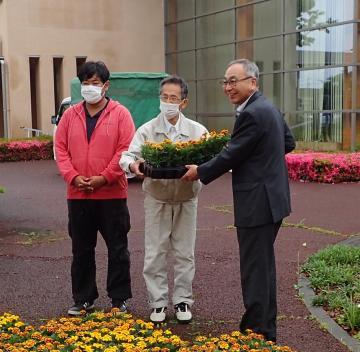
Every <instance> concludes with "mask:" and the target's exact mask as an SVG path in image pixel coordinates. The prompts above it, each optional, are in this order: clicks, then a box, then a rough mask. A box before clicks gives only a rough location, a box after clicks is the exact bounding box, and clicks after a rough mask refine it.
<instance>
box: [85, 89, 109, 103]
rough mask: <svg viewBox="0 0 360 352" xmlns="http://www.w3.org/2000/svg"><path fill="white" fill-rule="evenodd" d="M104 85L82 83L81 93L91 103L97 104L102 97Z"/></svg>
mask: <svg viewBox="0 0 360 352" xmlns="http://www.w3.org/2000/svg"><path fill="white" fill-rule="evenodd" d="M103 87H104V86H102V87H98V86H94V85H91V84H89V85H81V95H82V97H83V98H84V100H85V101H86V102H87V103H89V104H96V103H98V102H99V101H100V100H101V99H102V97H103V94H102V89H103Z"/></svg>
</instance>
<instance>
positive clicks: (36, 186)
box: [0, 161, 360, 352]
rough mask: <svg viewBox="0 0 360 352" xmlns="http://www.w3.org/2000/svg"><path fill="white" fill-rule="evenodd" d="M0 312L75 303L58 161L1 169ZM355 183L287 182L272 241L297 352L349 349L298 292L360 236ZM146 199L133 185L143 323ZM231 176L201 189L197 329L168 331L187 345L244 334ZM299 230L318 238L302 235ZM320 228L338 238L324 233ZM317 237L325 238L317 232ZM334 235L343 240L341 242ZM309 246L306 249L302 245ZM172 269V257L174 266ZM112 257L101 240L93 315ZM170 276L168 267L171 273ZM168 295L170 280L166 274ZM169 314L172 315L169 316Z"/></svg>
mask: <svg viewBox="0 0 360 352" xmlns="http://www.w3.org/2000/svg"><path fill="white" fill-rule="evenodd" d="M0 175H1V176H0V185H1V186H4V187H5V188H6V193H5V194H3V195H0V282H1V286H0V313H3V312H6V311H11V312H13V313H15V314H17V315H20V316H21V317H22V319H23V320H25V321H27V322H32V323H33V322H35V323H40V321H41V319H47V318H51V317H58V316H61V315H64V314H65V313H66V310H67V308H68V306H69V304H71V303H72V300H71V287H70V277H69V271H70V261H71V243H70V241H69V239H68V236H67V232H66V231H67V214H66V202H65V185H64V182H63V181H62V179H61V177H60V176H59V174H58V172H57V169H56V166H55V164H54V162H53V161H37V162H18V163H0ZM359 187H360V185H359V184H339V185H323V184H304V183H291V193H292V201H293V213H292V215H291V216H290V217H289V218H287V219H286V222H288V223H289V224H290V225H291V227H283V228H282V229H281V231H280V233H279V237H278V239H277V242H276V256H277V270H278V304H279V323H278V343H279V344H281V345H289V346H291V347H292V348H294V349H295V350H297V351H299V352H310V351H327V352H342V351H344V352H345V351H347V348H346V347H344V346H343V345H342V344H341V343H339V342H338V341H337V340H336V339H335V338H333V337H332V336H331V335H330V334H329V333H328V332H326V331H323V330H322V329H321V327H320V326H319V324H318V323H317V322H316V321H314V320H313V319H312V318H311V317H310V315H309V312H308V310H307V309H306V307H305V305H304V304H303V303H302V301H301V299H299V297H298V296H297V290H296V288H295V287H294V286H295V285H296V284H297V272H298V268H299V265H300V264H301V263H302V262H303V261H304V260H305V259H306V258H307V257H308V256H309V255H311V254H312V253H314V252H316V251H317V250H319V249H321V248H324V247H325V246H327V245H329V244H333V243H337V242H339V241H341V240H343V239H345V238H346V237H347V236H348V235H349V234H354V233H357V232H358V231H359V228H360V226H359V216H358V210H357V209H356V207H355V206H354V205H355V204H360V191H359V189H360V188H359ZM142 202H143V193H142V190H141V184H140V183H138V182H131V183H130V185H129V208H130V211H131V219H132V229H131V232H130V234H129V247H130V250H131V256H132V282H133V297H134V298H133V299H132V300H131V301H130V302H129V303H130V304H129V306H130V309H131V311H132V313H133V314H134V316H136V317H139V318H145V319H146V318H147V317H148V314H149V309H148V307H147V304H146V299H147V297H146V290H145V285H144V282H143V279H142V265H143V255H144V245H143V227H144V217H143V208H142ZM231 204H232V195H231V175H230V174H228V175H224V176H223V177H221V178H220V179H218V180H216V181H214V182H213V183H212V184H210V185H208V186H205V187H204V189H203V191H202V193H201V196H200V201H199V212H198V236H197V249H196V271H197V273H196V277H195V280H194V295H195V300H196V303H195V305H194V307H193V313H194V318H195V319H194V321H193V323H192V324H190V325H185V326H182V325H178V324H176V323H175V321H174V319H173V317H172V316H171V317H170V319H169V321H168V323H167V326H168V327H170V328H171V329H172V330H173V331H174V332H176V333H178V334H180V335H181V336H182V337H183V338H185V339H191V338H192V337H193V336H194V335H197V334H205V333H211V334H213V335H218V334H219V333H222V332H229V331H231V330H236V329H238V322H239V319H240V317H241V314H242V313H243V306H242V299H241V288H240V279H239V257H238V244H237V241H236V234H235V230H234V228H233V227H232V223H233V216H232V213H231ZM298 223H301V224H305V225H307V226H313V227H317V228H318V232H314V231H310V230H305V229H302V228H299V226H296V224H298ZM322 229H327V230H332V231H333V232H334V233H333V234H323V233H321V231H322ZM319 231H320V232H319ZM336 232H337V233H338V234H336ZM304 243H306V246H305V245H304ZM169 261H170V263H171V262H172V258H171V257H170V258H169ZM106 265H107V264H106V248H105V245H104V243H103V240H102V239H101V238H100V237H99V244H98V250H97V270H98V272H97V280H98V287H99V293H100V298H99V299H98V301H97V302H96V305H97V307H99V308H106V307H108V306H109V299H108V298H107V297H106V291H105V285H106V282H105V281H106ZM169 267H171V265H169ZM169 282H170V287H171V286H172V285H171V282H172V274H171V272H170V273H169ZM169 311H170V312H171V309H169Z"/></svg>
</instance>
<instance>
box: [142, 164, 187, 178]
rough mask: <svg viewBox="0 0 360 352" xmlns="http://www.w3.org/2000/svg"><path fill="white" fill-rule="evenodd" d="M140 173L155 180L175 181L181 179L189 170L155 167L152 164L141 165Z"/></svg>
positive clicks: (178, 167) (179, 167) (184, 168)
mask: <svg viewBox="0 0 360 352" xmlns="http://www.w3.org/2000/svg"><path fill="white" fill-rule="evenodd" d="M140 171H141V172H142V173H143V174H144V175H145V176H147V177H150V178H154V179H174V178H181V177H182V176H183V175H185V174H186V171H187V168H186V167H185V166H176V167H154V166H152V165H150V164H147V163H146V162H145V163H142V164H140Z"/></svg>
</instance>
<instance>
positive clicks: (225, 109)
mask: <svg viewBox="0 0 360 352" xmlns="http://www.w3.org/2000/svg"><path fill="white" fill-rule="evenodd" d="M197 103H198V106H197V109H198V112H208V113H231V112H233V111H234V108H233V105H232V104H231V103H230V102H229V100H228V98H227V96H226V95H225V94H224V92H223V89H222V87H221V86H220V84H219V80H206V81H198V82H197Z"/></svg>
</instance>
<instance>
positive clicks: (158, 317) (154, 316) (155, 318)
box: [150, 307, 166, 324]
mask: <svg viewBox="0 0 360 352" xmlns="http://www.w3.org/2000/svg"><path fill="white" fill-rule="evenodd" d="M165 319H166V307H161V308H154V309H153V311H152V312H151V314H150V320H151V321H152V322H153V323H155V324H159V323H163V322H164V321H165Z"/></svg>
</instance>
